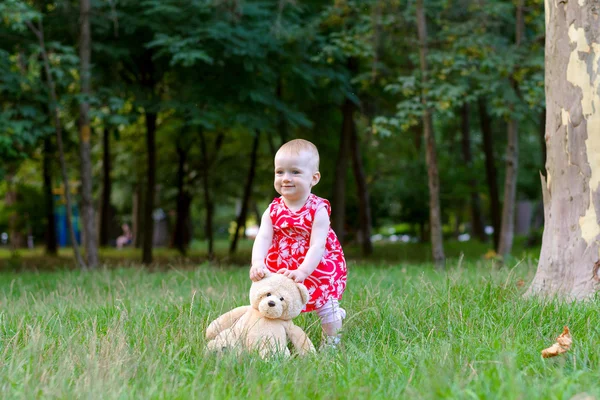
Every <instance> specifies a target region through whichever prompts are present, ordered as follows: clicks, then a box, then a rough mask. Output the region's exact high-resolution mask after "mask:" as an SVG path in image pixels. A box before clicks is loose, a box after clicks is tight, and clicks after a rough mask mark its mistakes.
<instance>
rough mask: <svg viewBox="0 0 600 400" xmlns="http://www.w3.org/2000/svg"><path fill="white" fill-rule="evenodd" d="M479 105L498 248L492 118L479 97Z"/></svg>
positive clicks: (496, 246) (496, 187) (498, 198)
mask: <svg viewBox="0 0 600 400" xmlns="http://www.w3.org/2000/svg"><path fill="white" fill-rule="evenodd" d="M477 104H478V107H479V122H480V124H481V133H482V134H483V153H484V154H485V176H486V180H487V185H488V190H489V195H490V214H491V220H492V227H493V228H494V234H493V239H494V249H495V250H496V251H497V250H498V244H499V243H500V220H501V214H500V213H501V211H500V194H499V193H498V171H497V168H496V159H495V156H494V137H493V134H494V133H493V132H492V119H491V118H490V115H489V114H488V112H487V106H486V99H484V98H479V99H478V101H477Z"/></svg>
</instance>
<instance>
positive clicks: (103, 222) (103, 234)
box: [100, 127, 114, 246]
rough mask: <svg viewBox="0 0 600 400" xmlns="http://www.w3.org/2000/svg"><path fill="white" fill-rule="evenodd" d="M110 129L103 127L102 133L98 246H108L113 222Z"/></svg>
mask: <svg viewBox="0 0 600 400" xmlns="http://www.w3.org/2000/svg"><path fill="white" fill-rule="evenodd" d="M110 134H111V132H110V129H108V128H107V127H105V128H104V132H103V135H102V148H103V150H104V151H103V154H102V199H101V201H102V204H101V205H100V246H108V244H109V243H108V242H109V240H110V234H111V231H112V227H113V223H114V208H113V207H112V205H111V204H110V197H111V194H112V179H111V177H110V173H111V170H112V161H111V154H110Z"/></svg>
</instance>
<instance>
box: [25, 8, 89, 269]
mask: <svg viewBox="0 0 600 400" xmlns="http://www.w3.org/2000/svg"><path fill="white" fill-rule="evenodd" d="M26 24H27V27H28V28H29V29H30V30H31V31H32V32H33V33H34V35H35V36H36V37H37V39H38V42H39V45H40V53H41V56H42V62H43V65H44V72H45V74H46V83H47V85H48V89H49V92H50V110H51V112H52V116H53V119H54V130H55V132H56V144H57V145H58V157H59V160H60V171H61V175H62V179H63V184H64V189H65V200H66V203H67V204H66V207H67V226H68V228H69V235H70V237H71V245H72V246H73V254H74V255H75V261H76V263H77V265H78V266H79V267H80V268H82V269H85V268H87V266H86V265H85V262H84V261H83V258H82V257H81V254H80V253H79V245H78V244H77V238H76V237H75V229H74V228H73V223H72V221H73V216H72V208H71V207H72V204H73V203H72V201H71V190H70V187H69V175H68V173H67V163H66V161H65V151H64V146H63V140H62V125H61V123H60V110H59V108H58V97H57V96H56V85H55V83H54V78H52V72H51V70H50V60H49V59H48V52H47V51H46V41H45V39H44V27H43V25H42V21H41V20H39V21H38V27H37V28H36V27H35V26H34V25H33V23H32V22H30V21H27V22H26Z"/></svg>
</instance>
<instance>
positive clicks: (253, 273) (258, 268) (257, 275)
mask: <svg viewBox="0 0 600 400" xmlns="http://www.w3.org/2000/svg"><path fill="white" fill-rule="evenodd" d="M266 271H267V267H266V266H265V264H264V263H257V264H253V265H252V267H250V280H252V282H258V281H260V280H261V279H262V278H264V277H265V275H266Z"/></svg>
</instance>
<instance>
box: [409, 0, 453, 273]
mask: <svg viewBox="0 0 600 400" xmlns="http://www.w3.org/2000/svg"><path fill="white" fill-rule="evenodd" d="M416 11H417V30H418V35H419V61H420V66H421V84H422V87H423V88H426V87H427V72H428V71H427V21H426V18H425V10H424V7H423V0H417V2H416ZM421 103H422V105H423V133H424V137H425V157H426V162H427V178H428V185H429V225H430V230H431V251H432V256H433V261H434V263H435V265H436V267H437V268H438V269H442V268H444V264H445V258H446V256H445V255H444V243H443V236H442V213H441V208H440V182H439V174H438V166H437V155H436V148H435V135H434V132H433V122H432V118H431V110H430V109H429V106H428V104H427V97H426V92H425V90H422V92H421Z"/></svg>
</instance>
